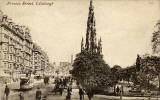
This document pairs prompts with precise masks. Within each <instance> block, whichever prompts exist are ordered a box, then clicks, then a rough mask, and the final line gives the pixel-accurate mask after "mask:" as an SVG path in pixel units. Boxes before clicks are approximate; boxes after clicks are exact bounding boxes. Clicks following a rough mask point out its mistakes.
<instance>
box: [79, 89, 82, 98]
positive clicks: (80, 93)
mask: <svg viewBox="0 0 160 100" xmlns="http://www.w3.org/2000/svg"><path fill="white" fill-rule="evenodd" d="M82 97H83V90H82V88H79V98H80V100H82Z"/></svg>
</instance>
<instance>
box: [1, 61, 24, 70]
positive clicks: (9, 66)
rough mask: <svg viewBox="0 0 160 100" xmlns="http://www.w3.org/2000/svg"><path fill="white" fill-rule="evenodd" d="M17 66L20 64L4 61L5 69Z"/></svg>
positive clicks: (16, 67)
mask: <svg viewBox="0 0 160 100" xmlns="http://www.w3.org/2000/svg"><path fill="white" fill-rule="evenodd" d="M19 67H21V65H18V64H14V63H7V62H4V68H7V69H18V68H19Z"/></svg>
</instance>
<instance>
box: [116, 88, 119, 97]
mask: <svg viewBox="0 0 160 100" xmlns="http://www.w3.org/2000/svg"><path fill="white" fill-rule="evenodd" d="M116 92H117V96H118V95H119V87H118V86H117V88H116Z"/></svg>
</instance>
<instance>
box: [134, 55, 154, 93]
mask: <svg viewBox="0 0 160 100" xmlns="http://www.w3.org/2000/svg"><path fill="white" fill-rule="evenodd" d="M140 68H141V69H140V71H139V73H138V77H137V78H138V82H139V84H140V85H141V87H142V88H144V89H147V90H149V89H150V86H151V83H150V81H153V80H154V79H155V78H156V76H157V74H156V73H157V72H156V69H155V62H153V60H152V57H150V56H147V57H144V58H142V59H141V66H140Z"/></svg>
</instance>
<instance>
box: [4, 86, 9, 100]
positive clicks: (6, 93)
mask: <svg viewBox="0 0 160 100" xmlns="http://www.w3.org/2000/svg"><path fill="white" fill-rule="evenodd" d="M9 93H10V89H9V88H8V86H7V85H6V87H5V90H4V94H5V95H6V100H8V96H9Z"/></svg>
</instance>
